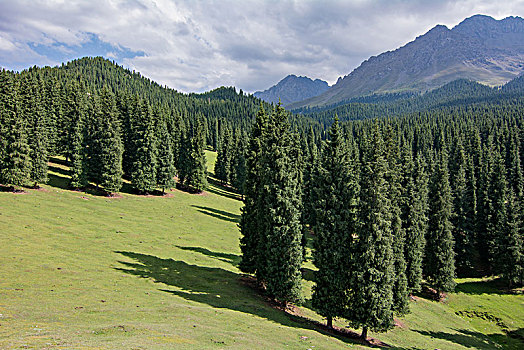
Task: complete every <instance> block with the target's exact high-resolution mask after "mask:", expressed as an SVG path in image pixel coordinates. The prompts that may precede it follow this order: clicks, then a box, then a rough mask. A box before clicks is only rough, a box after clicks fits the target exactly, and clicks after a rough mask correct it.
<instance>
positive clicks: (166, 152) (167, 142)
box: [156, 111, 175, 192]
mask: <svg viewBox="0 0 524 350" xmlns="http://www.w3.org/2000/svg"><path fill="white" fill-rule="evenodd" d="M157 113H160V112H159V111H157ZM158 117H159V121H158V128H157V135H158V141H159V142H158V145H157V148H158V157H157V170H156V174H157V184H158V186H159V187H161V188H162V192H165V189H166V188H170V187H172V186H173V185H174V184H175V180H174V178H175V159H174V155H173V142H172V141H171V135H170V134H169V131H168V129H167V123H166V120H165V117H164V116H163V115H162V114H160V115H159V116H158Z"/></svg>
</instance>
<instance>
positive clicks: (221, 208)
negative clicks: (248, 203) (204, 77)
mask: <svg viewBox="0 0 524 350" xmlns="http://www.w3.org/2000/svg"><path fill="white" fill-rule="evenodd" d="M208 156H209V157H210V158H209V159H208V160H209V162H208V165H209V168H210V169H212V168H213V163H214V157H215V154H214V153H210V152H209V153H208ZM52 161H53V162H52V163H51V167H50V170H51V173H50V181H49V185H44V186H43V190H27V191H28V193H27V194H24V195H21V194H13V193H6V192H0V207H1V208H2V210H1V211H0V216H1V218H2V219H1V220H0V240H1V241H2V242H9V244H2V245H0V266H2V268H1V269H0V297H1V298H0V300H1V302H0V348H1V349H20V348H34V349H65V348H67V349H80V348H82V349H100V348H103V349H175V348H176V349H222V348H231V349H248V348H249V349H282V348H289V349H309V348H311V349H347V348H348V347H350V348H363V347H362V346H361V345H360V344H359V343H358V342H355V341H354V340H352V339H348V338H344V337H340V336H336V335H333V334H332V333H330V332H327V331H326V330H325V329H323V328H320V327H318V326H317V325H316V324H315V323H314V321H321V318H320V317H319V316H318V315H317V314H315V313H314V312H313V311H312V310H311V309H309V306H308V305H310V301H309V298H310V296H311V292H310V290H311V286H312V281H311V279H312V278H311V270H312V269H313V266H312V264H311V261H308V262H307V263H306V264H305V266H304V267H305V269H304V270H305V271H308V272H309V274H306V275H305V279H304V293H305V296H306V303H305V305H304V306H302V307H299V308H297V310H296V311H297V315H294V316H293V315H290V314H287V313H284V312H282V311H281V310H277V309H275V308H273V307H271V305H270V304H269V303H267V302H266V301H265V300H264V298H262V297H261V296H260V295H259V294H258V293H257V292H256V291H255V290H254V289H253V288H251V287H250V286H249V284H246V283H245V277H244V276H243V275H242V274H241V273H240V271H239V270H238V268H237V264H238V262H239V260H240V256H239V254H240V249H239V246H238V244H239V232H238V227H237V222H238V218H239V214H240V206H241V202H240V201H238V200H235V199H234V198H235V195H234V194H233V193H230V192H228V191H227V190H225V189H223V188H221V187H217V186H214V185H213V186H211V187H210V189H209V190H208V192H207V193H205V194H204V195H190V194H188V193H185V192H181V191H169V196H167V197H158V196H157V197H148V196H136V195H130V194H127V193H123V194H122V198H106V197H100V196H94V195H90V194H85V193H80V192H75V191H69V190H65V189H64V187H65V186H66V185H67V179H65V175H64V170H65V168H64V166H62V165H61V164H60V163H61V162H60V160H57V159H52ZM20 223H23V224H20ZM35 252H37V253H35ZM458 282H459V284H458V288H457V290H458V292H457V293H454V294H451V295H450V296H449V298H448V300H447V301H446V302H445V303H436V302H434V301H431V300H427V299H424V298H418V297H417V298H415V299H414V300H412V301H411V303H410V308H411V311H412V312H411V314H409V315H407V316H406V317H405V318H402V319H400V320H399V322H398V324H399V325H400V326H399V327H395V329H393V330H391V331H390V332H388V333H386V334H372V336H374V337H377V338H379V339H380V340H381V341H383V342H385V343H387V344H391V345H392V346H393V347H392V348H394V349H415V348H417V349H435V348H439V349H472V348H477V349H500V348H501V347H505V348H508V349H518V348H519V346H521V345H522V343H520V342H519V341H518V339H515V338H513V337H508V336H507V335H506V334H505V332H504V330H506V332H508V333H509V334H514V335H515V336H518V334H520V333H518V332H519V330H520V332H522V328H523V327H524V319H523V315H522V313H520V314H519V311H520V310H521V309H519V307H521V296H519V295H512V294H503V293H501V292H500V291H499V290H498V289H497V288H494V286H493V282H489V281H488V282H485V281H481V280H459V281H458ZM493 320H495V321H496V322H495V321H493ZM336 325H338V326H342V327H344V326H345V323H344V322H342V321H338V322H337V323H336ZM503 327H507V328H503ZM521 336H522V335H521Z"/></svg>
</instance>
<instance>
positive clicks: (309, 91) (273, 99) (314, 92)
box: [253, 74, 329, 106]
mask: <svg viewBox="0 0 524 350" xmlns="http://www.w3.org/2000/svg"><path fill="white" fill-rule="evenodd" d="M328 89H329V85H328V83H326V82H325V81H323V80H320V79H315V80H312V79H310V78H308V77H297V76H296V75H293V74H292V75H288V76H287V77H285V78H284V79H282V80H281V81H279V82H278V84H276V85H274V86H272V87H270V88H269V89H267V90H264V91H257V92H255V93H254V94H253V95H254V96H255V97H258V98H260V99H262V100H264V101H266V102H269V103H277V102H278V100H279V99H280V100H281V102H282V104H283V105H284V106H287V105H289V104H291V103H293V102H297V101H302V100H305V99H307V98H310V97H314V96H318V95H320V94H321V93H323V92H325V91H326V90H328Z"/></svg>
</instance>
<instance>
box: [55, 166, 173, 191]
mask: <svg viewBox="0 0 524 350" xmlns="http://www.w3.org/2000/svg"><path fill="white" fill-rule="evenodd" d="M51 160H52V162H53V163H56V162H57V160H58V161H60V162H61V163H60V164H63V163H65V160H62V159H57V158H51ZM48 169H49V171H52V172H53V173H54V174H52V173H48V180H47V185H49V186H51V187H56V188H60V189H63V190H72V188H71V187H70V186H69V183H70V181H71V174H70V171H69V170H67V169H64V168H60V167H57V166H53V165H48ZM79 191H81V192H84V193H87V194H90V195H93V196H100V197H107V196H108V193H107V192H105V191H103V190H101V189H97V188H96V186H95V185H93V184H90V185H89V186H87V187H86V188H83V189H81V190H80V189H79ZM118 193H127V194H133V195H140V193H138V192H137V190H136V189H135V188H133V186H132V185H131V184H130V183H129V182H123V183H122V187H121V188H120V191H118ZM147 195H149V196H158V197H162V196H163V195H164V193H162V191H159V190H154V191H152V192H151V193H147Z"/></svg>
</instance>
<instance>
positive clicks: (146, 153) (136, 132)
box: [130, 100, 157, 193]
mask: <svg viewBox="0 0 524 350" xmlns="http://www.w3.org/2000/svg"><path fill="white" fill-rule="evenodd" d="M131 130H132V135H131V136H130V137H131V143H132V147H131V150H132V151H133V155H132V159H133V164H132V166H131V169H132V170H131V184H132V185H133V187H134V188H135V189H137V191H138V192H139V193H151V192H153V190H154V189H155V186H156V169H157V165H156V164H157V158H156V157H157V149H156V145H157V143H156V138H155V122H154V119H153V113H152V111H151V106H150V105H149V103H148V102H147V101H143V100H138V101H137V105H136V106H135V108H133V119H132V126H131Z"/></svg>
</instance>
